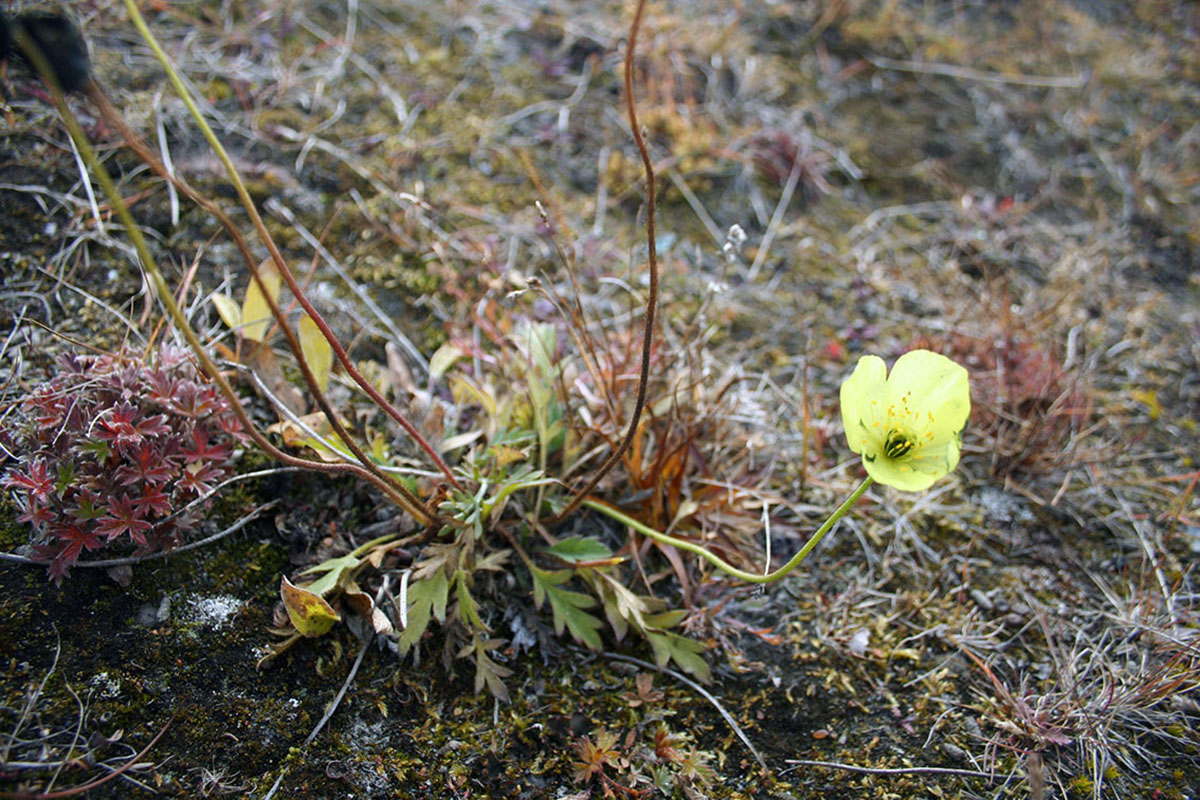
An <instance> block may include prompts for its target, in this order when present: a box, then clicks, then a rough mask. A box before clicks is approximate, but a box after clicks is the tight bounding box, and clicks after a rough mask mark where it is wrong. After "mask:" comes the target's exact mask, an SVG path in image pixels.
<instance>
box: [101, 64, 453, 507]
mask: <svg viewBox="0 0 1200 800" xmlns="http://www.w3.org/2000/svg"><path fill="white" fill-rule="evenodd" d="M88 97H89V98H90V99H91V101H92V102H93V103H94V104H95V105H96V106H97V107H98V108H99V109H100V112H101V113H102V114H103V115H104V118H105V119H106V120H108V122H109V123H110V124H112V125H113V126H114V127H116V129H117V130H118V131H119V132H120V134H121V136H122V137H123V138H124V139H125V143H126V144H127V145H128V146H129V147H130V148H131V149H132V150H133V151H134V153H136V154H137V156H138V158H140V159H141V160H142V161H144V162H145V163H146V164H147V166H149V167H150V169H151V170H152V171H153V172H154V173H155V174H156V175H158V176H159V177H160V178H162V179H163V180H165V181H167V182H168V183H170V184H171V185H172V186H174V187H175V188H176V189H177V190H178V191H179V193H180V194H182V195H184V196H185V197H187V198H188V199H189V200H191V201H192V202H193V203H195V204H196V205H198V206H199V207H200V208H202V209H204V211H206V212H207V213H208V214H210V215H212V216H213V217H214V218H215V219H216V220H217V221H218V222H220V223H221V226H222V227H223V228H224V229H225V232H226V233H228V234H229V237H230V238H231V239H232V240H233V244H234V246H235V247H236V248H237V250H238V252H239V253H241V256H242V260H243V261H245V262H246V268H247V269H248V270H249V271H250V274H251V276H253V279H254V280H255V282H257V283H258V288H259V290H260V291H261V293H262V297H263V300H265V301H266V303H267V306H268V307H269V309H270V311H271V316H272V317H273V318H274V319H275V321H276V323H277V324H278V325H279V329H280V330H281V331H282V332H283V335H284V338H286V339H287V342H288V349H289V350H291V352H292V354H293V355H295V357H296V365H297V366H298V367H299V368H300V374H301V376H302V377H303V378H304V382H305V384H306V385H307V386H308V388H309V392H310V393H311V394H312V396H313V399H315V400H316V402H317V405H318V406H319V407H320V409H321V411H322V412H323V413H324V414H325V418H326V419H327V420H329V425H330V427H331V428H333V432H334V434H336V435H337V437H338V438H339V439H340V440H341V441H342V443H343V444H345V446H346V447H347V448H348V449H349V450H350V452H351V453H352V454H353V455H354V457H355V459H357V461H358V462H359V463H360V464H361V465H362V466H363V468H364V469H366V470H367V471H368V472H371V473H373V474H374V475H375V476H376V477H378V478H379V479H380V480H383V481H386V482H387V483H388V484H389V485H391V487H392V489H393V490H394V491H396V492H397V493H399V494H401V495H403V496H404V497H405V498H406V499H407V500H408V502H409V503H410V504H411V505H413V506H417V507H419V508H421V510H422V511H423V516H424V518H425V519H427V520H430V521H432V520H434V519H436V517H437V514H436V513H434V512H433V511H432V510H431V509H429V507H428V506H426V505H425V504H424V503H422V502H421V500H420V498H418V497H417V496H416V495H415V494H413V493H412V492H410V491H409V490H408V488H407V487H405V486H404V484H402V483H400V482H399V481H398V480H396V479H395V478H394V477H392V476H391V475H388V474H387V473H385V472H383V470H381V469H380V468H379V466H378V465H377V464H375V462H373V461H372V460H371V459H370V457H369V456H367V454H366V453H364V452H363V450H362V448H361V447H360V446H359V445H358V443H357V442H356V441H355V440H354V437H353V436H352V435H351V434H350V432H349V431H347V430H346V427H345V426H344V425H343V424H342V422H341V419H340V417H339V416H338V414H337V413H336V412H335V411H334V410H333V407H332V406H331V405H330V404H329V399H328V398H327V397H326V396H325V393H324V392H323V391H321V387H320V386H319V385H318V383H317V379H316V376H314V375H313V373H312V369H311V368H310V367H309V364H308V360H307V359H306V358H305V357H304V348H302V347H301V346H300V340H299V339H298V338H297V337H296V332H295V331H294V330H293V329H292V326H290V325H288V324H287V318H286V317H285V316H284V314H283V311H282V309H280V308H279V303H278V301H276V299H275V298H274V297H273V296H272V293H271V292H269V291H267V287H266V286H264V285H263V283H262V277H261V276H260V274H259V271H258V267H257V266H256V265H255V260H256V259H255V258H254V255H253V254H252V253H251V252H250V247H249V245H248V244H247V243H246V239H245V237H244V236H242V232H241V231H240V230H239V229H238V227H237V226H236V225H235V224H234V222H233V220H232V219H231V218H230V217H229V215H228V214H226V213H225V212H224V211H223V210H222V209H221V207H220V206H218V205H217V204H216V203H214V202H213V201H212V200H209V199H208V198H207V197H205V196H204V195H202V194H200V193H199V192H198V191H196V189H194V188H193V187H192V186H191V184H189V183H188V182H187V181H185V180H184V179H183V178H180V177H179V176H177V175H173V174H172V173H171V171H170V170H168V169H167V168H166V166H165V165H164V164H163V163H162V161H160V160H159V159H158V157H157V156H156V155H155V154H154V153H153V152H151V150H150V148H148V147H146V145H145V144H143V143H142V142H141V141H140V140H139V139H138V136H137V134H135V133H134V132H133V131H132V130H131V129H130V128H129V125H128V124H127V123H126V122H125V119H124V117H122V116H121V113H120V112H119V111H117V109H116V108H115V107H113V105H112V103H110V102H109V100H108V97H106V96H105V94H104V92H102V91H101V90H100V87H99V86H97V85H96V83H95V82H92V84H91V85H90V86H89V87H88ZM406 508H407V507H406Z"/></svg>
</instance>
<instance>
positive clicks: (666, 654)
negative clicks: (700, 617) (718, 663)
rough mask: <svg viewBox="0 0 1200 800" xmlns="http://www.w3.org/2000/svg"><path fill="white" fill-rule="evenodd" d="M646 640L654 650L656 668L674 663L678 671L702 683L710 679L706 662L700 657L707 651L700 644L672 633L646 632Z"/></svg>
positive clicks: (710, 674) (710, 673)
mask: <svg viewBox="0 0 1200 800" xmlns="http://www.w3.org/2000/svg"><path fill="white" fill-rule="evenodd" d="M646 639H647V640H648V641H649V642H650V647H651V648H653V650H654V661H655V663H657V664H658V666H660V667H665V666H666V665H667V662H668V661H674V662H675V663H676V664H678V665H679V668H680V669H682V670H683V671H684V672H690V673H691V674H692V675H694V676H696V678H698V679H699V680H700V681H701V682H702V683H708V681H709V680H711V679H712V672H711V670H710V669H709V667H708V662H707V661H705V660H704V658H703V657H702V656H701V655H700V654H701V653H703V652H704V651H705V650H707V649H708V648H707V647H706V646H705V645H704V644H703V643H702V642H697V641H696V640H695V639H689V638H687V637H686V636H679V635H678V634H674V633H666V632H663V633H658V632H655V631H647V632H646Z"/></svg>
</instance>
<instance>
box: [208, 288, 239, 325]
mask: <svg viewBox="0 0 1200 800" xmlns="http://www.w3.org/2000/svg"><path fill="white" fill-rule="evenodd" d="M212 301H213V305H214V306H216V307H217V316H219V317H220V318H221V321H222V322H224V323H225V325H226V326H227V327H228V328H229V329H230V330H235V331H236V330H237V329H238V326H240V325H241V324H242V310H241V309H240V308H238V304H237V302H236V301H235V300H234V299H233V298H232V297H230V296H229V295H227V294H222V293H221V292H213V294H212Z"/></svg>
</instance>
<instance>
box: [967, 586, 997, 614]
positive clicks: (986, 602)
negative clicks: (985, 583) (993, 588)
mask: <svg viewBox="0 0 1200 800" xmlns="http://www.w3.org/2000/svg"><path fill="white" fill-rule="evenodd" d="M971 599H972V600H974V601H975V605H977V606H979V607H980V608H982V609H983V610H984V611H987V612H991V610H992V609H993V608H995V607H996V605H995V603H993V602H992V598H990V597H988V596H987V595H986V594H984V593H983V592H981V591H980V590H978V589H972V590H971Z"/></svg>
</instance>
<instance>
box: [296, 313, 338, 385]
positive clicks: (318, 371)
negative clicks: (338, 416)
mask: <svg viewBox="0 0 1200 800" xmlns="http://www.w3.org/2000/svg"><path fill="white" fill-rule="evenodd" d="M299 327H300V351H301V352H302V353H303V354H304V360H305V361H307V362H308V368H309V369H311V370H312V374H313V377H314V378H316V380H317V387H318V388H319V389H320V390H321V391H322V392H323V391H325V386H326V385H327V384H328V383H329V370H330V369H332V368H333V348H332V347H330V346H329V341H328V340H327V339H326V338H325V336H324V335H323V334H322V333H321V329H320V328H318V327H317V323H315V322H313V321H312V319H310V318H309V316H308V315H307V314H305V315H304V316H302V317H300V326H299Z"/></svg>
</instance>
